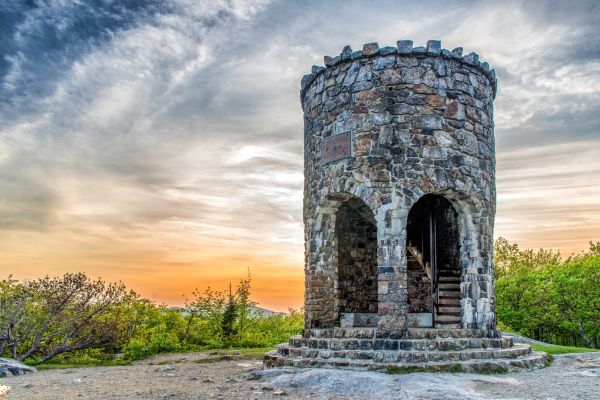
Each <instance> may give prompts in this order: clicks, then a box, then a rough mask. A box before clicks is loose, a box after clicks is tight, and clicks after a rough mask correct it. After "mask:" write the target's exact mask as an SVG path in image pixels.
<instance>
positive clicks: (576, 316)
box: [494, 238, 600, 348]
mask: <svg viewBox="0 0 600 400" xmlns="http://www.w3.org/2000/svg"><path fill="white" fill-rule="evenodd" d="M494 265H495V273H496V303H497V308H496V312H497V316H498V320H499V326H501V327H502V328H504V329H505V330H509V331H514V332H517V333H519V334H521V335H524V336H528V337H532V338H535V339H537V340H542V341H545V342H551V343H556V344H561V345H570V346H586V347H595V348H597V347H599V345H600V243H596V244H594V243H590V250H589V251H588V252H586V253H580V254H578V255H575V256H571V257H569V258H567V259H565V260H563V259H562V258H561V257H560V254H559V253H555V252H552V251H549V250H539V251H537V252H534V251H532V250H520V249H519V247H518V246H517V245H516V244H511V243H509V242H508V241H506V240H505V239H502V238H500V239H498V240H497V241H496V250H495V256H494Z"/></svg>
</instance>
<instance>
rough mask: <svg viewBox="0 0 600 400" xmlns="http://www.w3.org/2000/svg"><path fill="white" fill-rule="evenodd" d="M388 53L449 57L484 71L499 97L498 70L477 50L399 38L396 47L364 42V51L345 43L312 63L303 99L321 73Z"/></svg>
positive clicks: (389, 54) (403, 55)
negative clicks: (336, 51)
mask: <svg viewBox="0 0 600 400" xmlns="http://www.w3.org/2000/svg"><path fill="white" fill-rule="evenodd" d="M386 56H401V57H418V58H425V57H441V58H443V59H446V60H452V61H456V62H459V63H461V64H463V65H465V66H467V67H470V68H473V69H475V70H476V71H479V72H480V73H481V74H483V75H484V76H485V77H486V78H487V79H488V80H489V82H490V86H491V87H492V91H493V96H494V98H495V97H496V90H497V79H496V71H495V70H494V69H490V66H489V64H488V63H487V62H485V61H480V60H479V55H478V54H477V53H474V52H471V53H469V54H467V55H464V56H463V48H462V47H457V48H455V49H453V50H448V49H443V48H442V42H441V41H439V40H429V41H427V45H426V46H416V47H415V46H413V41H412V40H398V41H397V42H396V47H393V46H385V47H381V48H380V47H379V44H378V43H376V42H372V43H365V44H364V45H363V49H362V50H357V51H352V48H351V47H350V46H345V47H344V48H343V49H342V52H341V53H340V54H339V55H337V56H335V57H331V56H325V57H324V60H323V61H324V63H325V66H324V67H323V66H319V65H313V67H312V71H311V73H310V74H307V75H304V76H303V77H302V81H301V87H300V99H301V101H303V100H304V94H305V93H306V91H307V89H308V87H309V86H310V85H311V84H312V83H313V82H314V81H315V80H316V79H317V77H318V76H319V75H321V74H324V73H325V71H327V70H328V69H331V68H335V67H337V66H338V65H340V64H343V63H347V62H353V61H356V60H363V59H369V58H374V57H386Z"/></svg>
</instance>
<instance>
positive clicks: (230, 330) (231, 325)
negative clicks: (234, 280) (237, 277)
mask: <svg viewBox="0 0 600 400" xmlns="http://www.w3.org/2000/svg"><path fill="white" fill-rule="evenodd" d="M237 310H238V304H237V302H236V299H235V298H234V296H233V293H232V292H231V285H229V296H228V297H227V305H226V306H225V310H224V311H223V318H222V320H221V331H222V332H223V340H224V341H225V343H230V342H231V340H232V339H233V336H234V335H235V334H236V332H237V331H236V326H235V322H236V319H237V314H238V311H237Z"/></svg>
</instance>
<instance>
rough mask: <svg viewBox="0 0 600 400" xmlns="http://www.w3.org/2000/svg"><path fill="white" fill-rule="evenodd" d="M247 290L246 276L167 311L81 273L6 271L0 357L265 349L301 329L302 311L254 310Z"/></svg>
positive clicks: (93, 358) (76, 362) (79, 362)
mask: <svg viewBox="0 0 600 400" xmlns="http://www.w3.org/2000/svg"><path fill="white" fill-rule="evenodd" d="M250 292H251V280H250V276H248V278H246V279H242V280H241V281H240V282H239V285H238V286H237V287H236V288H235V290H234V289H230V291H229V293H228V294H225V293H223V292H219V291H213V290H211V289H210V288H208V289H206V290H205V291H204V292H199V291H197V290H196V291H194V292H193V298H192V300H188V301H186V307H185V309H170V308H168V307H166V306H163V305H156V304H155V303H153V302H151V301H150V300H147V299H143V298H141V297H140V296H139V295H137V294H136V293H134V292H127V291H126V290H125V287H124V286H123V285H122V284H107V283H105V282H104V281H102V280H97V281H91V280H89V279H88V278H87V277H86V276H85V275H84V274H66V275H64V276H63V277H57V278H48V277H46V278H43V279H39V280H35V281H31V282H19V281H17V280H14V279H12V278H11V277H8V278H7V279H4V280H2V281H0V356H8V357H13V358H21V359H23V360H25V362H26V363H28V364H30V365H38V364H39V363H40V362H43V363H45V364H44V365H47V366H48V368H60V367H64V366H93V365H123V364H126V363H128V362H131V361H132V360H138V359H141V358H144V357H148V356H151V355H154V354H158V353H168V352H180V351H197V350H201V349H209V348H210V349H220V348H225V347H229V348H233V347H236V348H243V347H261V348H272V346H274V345H275V344H277V343H281V342H283V341H286V340H287V339H288V337H289V336H290V335H294V334H298V333H299V332H301V330H302V328H303V325H304V322H303V316H302V314H301V313H299V312H297V311H293V310H290V314H273V315H264V314H262V313H260V312H257V311H254V308H253V307H254V305H255V304H256V303H255V302H253V301H252V300H251V299H250ZM64 332H66V333H68V334H71V336H70V337H68V338H65V335H64ZM57 338H58V339H61V340H60V341H59V340H57ZM80 338H81V339H85V340H83V341H82V340H79V339H80ZM65 339H67V340H65ZM76 339H77V340H76ZM92 339H93V340H92ZM259 351H263V350H259Z"/></svg>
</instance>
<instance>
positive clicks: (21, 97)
mask: <svg viewBox="0 0 600 400" xmlns="http://www.w3.org/2000/svg"><path fill="white" fill-rule="evenodd" d="M176 3H177V7H173V8H171V9H169V10H152V11H148V10H146V11H144V10H140V11H136V12H135V13H132V14H131V15H129V14H128V15H127V16H122V17H121V16H119V18H117V17H114V18H112V17H103V18H105V19H99V20H98V21H99V22H97V24H98V26H96V25H94V24H88V23H89V21H78V23H75V22H73V21H72V19H73V18H76V17H75V16H73V15H72V14H71V11H69V7H68V6H62V7H61V6H59V5H54V6H51V5H48V6H47V7H46V9H44V10H41V11H39V12H40V13H42V14H43V13H48V14H52V13H54V14H52V15H54V17H53V18H52V19H51V18H46V17H42V14H40V15H39V16H37V17H36V16H35V15H34V16H32V17H31V18H27V19H22V20H21V19H18V18H16V17H15V18H16V19H15V21H16V22H14V24H7V25H5V26H0V34H1V35H3V36H0V37H2V38H13V39H14V40H10V41H8V40H2V41H1V42H0V49H2V53H3V57H2V59H1V61H0V238H1V240H0V278H2V279H4V278H6V277H7V276H9V275H13V276H14V277H15V278H17V279H26V278H27V279H30V278H36V277H40V276H44V275H61V274H63V273H65V272H78V271H83V272H85V273H87V274H88V275H89V276H91V277H97V276H100V277H102V278H104V279H105V280H108V281H123V282H125V283H126V284H127V286H128V287H130V288H131V289H133V290H135V291H137V292H138V293H140V294H141V295H142V296H145V297H148V298H150V299H152V300H154V301H156V302H160V303H166V304H168V305H173V306H181V305H183V304H184V302H185V296H190V294H191V292H192V290H194V289H199V290H204V289H205V288H207V287H211V288H213V289H219V290H223V289H225V288H227V287H228V286H229V284H230V283H233V284H234V285H235V284H236V283H237V282H238V281H239V280H240V279H242V278H245V277H246V275H247V272H248V270H249V271H250V274H251V277H252V298H253V300H254V301H257V302H258V304H259V305H260V306H261V307H264V308H267V309H271V310H276V311H286V310H287V309H288V308H290V307H292V308H295V309H298V308H300V307H301V306H302V303H303V293H304V236H303V221H302V195H303V194H302V190H303V179H304V178H303V162H304V161H303V119H302V110H301V107H300V101H299V88H300V79H301V77H302V75H304V74H305V73H308V72H310V69H311V66H312V65H313V64H315V65H322V64H323V56H324V55H326V54H332V55H334V54H337V53H339V51H340V49H341V48H342V47H343V46H344V45H346V44H351V45H352V46H353V48H360V47H361V46H362V44H363V43H366V42H369V41H377V42H379V43H380V45H383V46H385V45H395V43H396V40H398V39H399V38H407V39H412V40H413V41H414V42H415V43H417V44H419V45H423V44H424V43H425V42H426V41H427V40H428V39H433V38H435V39H438V38H439V39H441V40H442V42H443V44H444V47H447V48H453V47H456V46H464V47H465V49H468V50H469V51H475V52H477V53H479V54H480V55H481V57H482V59H484V60H486V61H488V62H489V63H490V65H492V66H493V67H494V68H496V71H497V74H498V87H499V90H498V94H497V98H496V101H495V105H494V107H495V109H494V115H495V132H496V156H497V164H496V171H497V193H498V197H497V213H496V228H495V236H496V237H500V236H501V237H504V238H506V239H508V240H509V241H512V242H517V243H518V244H519V245H520V246H521V248H545V249H554V250H560V252H561V254H563V255H565V256H567V255H569V254H571V253H573V252H579V251H583V250H586V249H587V248H588V242H589V241H597V240H600V116H599V113H598V110H599V109H600V61H599V58H598V54H599V53H598V45H597V43H592V42H593V41H590V40H589V35H590V31H591V32H594V31H595V30H597V26H596V25H597V21H593V19H592V20H590V19H589V18H591V17H588V16H586V15H583V14H582V13H573V14H569V13H566V14H564V15H561V16H560V17H558V16H556V15H554V14H553V13H552V10H549V9H547V8H544V7H543V6H542V5H540V4H538V5H534V4H528V2H477V3H474V4H472V3H470V2H464V3H460V2H459V3H457V4H456V5H455V6H453V7H452V8H453V10H452V11H448V13H447V14H444V13H439V14H436V13H431V12H430V10H429V8H428V7H427V6H426V5H425V4H420V3H418V2H415V4H413V5H412V6H411V7H402V10H398V12H397V13H396V12H390V10H395V9H398V7H397V6H396V7H392V6H391V4H388V5H387V6H381V7H365V6H364V5H363V6H358V5H357V4H355V3H353V2H338V3H337V4H336V2H321V3H318V4H317V3H315V4H314V6H313V7H304V6H303V5H302V2H277V1H275V2H269V1H243V2H236V1H233V2H218V1H215V2H212V1H211V2H186V1H177V2H176ZM467 11H468V13H469V15H470V16H471V17H470V18H469V19H465V18H461V17H460V16H461V15H464V14H465V13H466V12H467ZM36 15H37V14H36ZM38 17H39V18H38ZM98 18H100V17H98ZM111 18H112V19H111ZM51 20H52V21H63V22H64V21H71V22H72V23H66V22H65V23H64V24H63V25H60V24H58V23H50V22H48V21H51ZM332 20H336V21H344V24H334V23H332V22H331V21H332ZM59 25H60V26H59ZM86 25H89V26H90V28H89V30H86V31H85V32H80V31H78V29H81V28H80V27H81V26H86ZM78 27H79V28H78ZM557 38H560V40H557ZM582 43H588V44H589V46H590V47H589V48H587V50H585V51H575V50H574V48H576V47H577V46H581V45H582Z"/></svg>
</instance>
